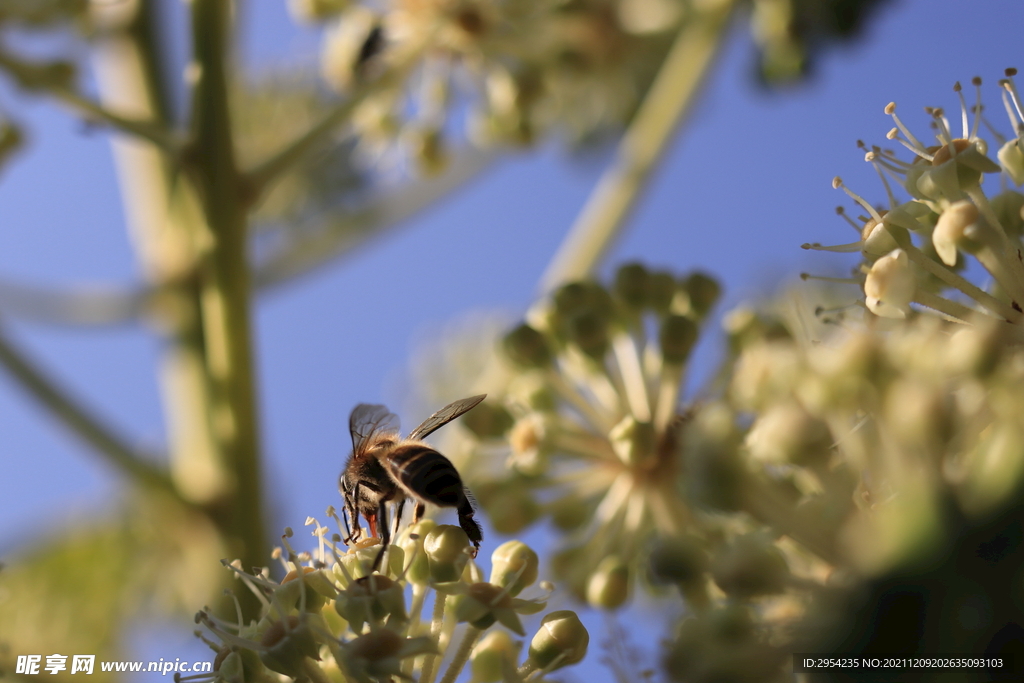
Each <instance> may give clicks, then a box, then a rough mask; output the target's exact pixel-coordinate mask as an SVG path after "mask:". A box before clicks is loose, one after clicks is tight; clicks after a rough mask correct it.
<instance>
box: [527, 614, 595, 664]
mask: <svg viewBox="0 0 1024 683" xmlns="http://www.w3.org/2000/svg"><path fill="white" fill-rule="evenodd" d="M588 645H590V634H589V633H587V629H586V627H584V626H583V623H582V622H581V621H580V618H579V617H578V616H576V613H575V612H572V611H570V610H559V611H557V612H551V613H550V614H546V615H544V619H543V620H541V624H540V629H539V630H538V631H537V634H536V635H535V636H534V637H533V640H531V641H530V651H529V652H530V655H529V660H528V661H529V662H531V663H532V664H534V665H535V666H536V667H537V668H538V669H543V670H545V671H554V670H556V669H561V668H562V667H564V666H569V665H570V664H576V663H577V662H580V661H582V660H583V658H584V657H585V656H586V655H587V646H588Z"/></svg>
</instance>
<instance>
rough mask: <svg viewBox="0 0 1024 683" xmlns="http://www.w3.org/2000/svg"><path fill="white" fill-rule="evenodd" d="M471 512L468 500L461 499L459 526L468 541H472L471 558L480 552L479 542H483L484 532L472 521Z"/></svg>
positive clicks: (471, 507) (471, 506) (471, 508)
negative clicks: (467, 537)
mask: <svg viewBox="0 0 1024 683" xmlns="http://www.w3.org/2000/svg"><path fill="white" fill-rule="evenodd" d="M473 512H474V510H473V505H472V504H471V503H470V502H469V499H468V498H465V497H463V499H462V502H461V503H460V504H459V526H461V527H462V530H463V531H465V532H466V535H467V536H469V540H471V541H473V546H474V548H473V557H476V553H477V551H478V550H480V542H481V541H483V540H484V532H483V529H481V528H480V524H479V523H478V522H477V521H476V520H475V519H473Z"/></svg>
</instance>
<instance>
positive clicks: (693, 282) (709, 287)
mask: <svg viewBox="0 0 1024 683" xmlns="http://www.w3.org/2000/svg"><path fill="white" fill-rule="evenodd" d="M682 284H683V291H685V292H686V294H687V296H688V298H689V300H690V310H689V313H690V314H691V315H692V316H693V317H694V318H696V319H697V320H703V319H704V318H705V317H706V316H707V314H708V312H709V311H710V310H711V307H712V306H714V305H715V302H716V301H718V297H719V296H721V294H722V286H721V285H720V284H718V281H717V280H715V279H714V278H713V277H711V276H710V275H705V274H704V273H693V274H691V275H690V277H688V278H686V279H685V280H683V283H682Z"/></svg>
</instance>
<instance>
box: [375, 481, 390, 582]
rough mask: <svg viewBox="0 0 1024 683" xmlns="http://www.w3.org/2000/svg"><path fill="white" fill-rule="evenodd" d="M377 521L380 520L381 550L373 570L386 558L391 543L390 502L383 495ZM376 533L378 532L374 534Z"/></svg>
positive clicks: (378, 505)
mask: <svg viewBox="0 0 1024 683" xmlns="http://www.w3.org/2000/svg"><path fill="white" fill-rule="evenodd" d="M376 517H377V521H378V522H380V545H381V548H380V552H379V553H377V557H376V558H375V559H374V560H373V568H372V569H371V570H370V571H371V572H375V571H377V570H378V569H379V568H380V562H381V560H383V559H384V553H385V552H387V549H388V545H390V544H391V527H390V525H389V524H388V502H387V501H386V500H384V498H383V497H381V499H380V502H378V503H377V515H376ZM374 535H376V534H374Z"/></svg>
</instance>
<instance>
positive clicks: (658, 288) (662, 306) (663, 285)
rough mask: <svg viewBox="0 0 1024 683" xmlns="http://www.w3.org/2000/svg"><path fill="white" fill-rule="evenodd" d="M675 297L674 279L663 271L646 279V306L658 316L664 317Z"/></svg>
mask: <svg viewBox="0 0 1024 683" xmlns="http://www.w3.org/2000/svg"><path fill="white" fill-rule="evenodd" d="M675 296H676V279H675V278H674V277H672V274H671V273H666V272H663V271H659V272H655V273H651V274H650V277H648V278H647V305H648V306H649V307H650V308H651V310H653V311H654V312H655V313H657V314H658V315H666V314H667V313H668V312H669V309H670V308H672V300H673V299H674V298H675Z"/></svg>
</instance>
